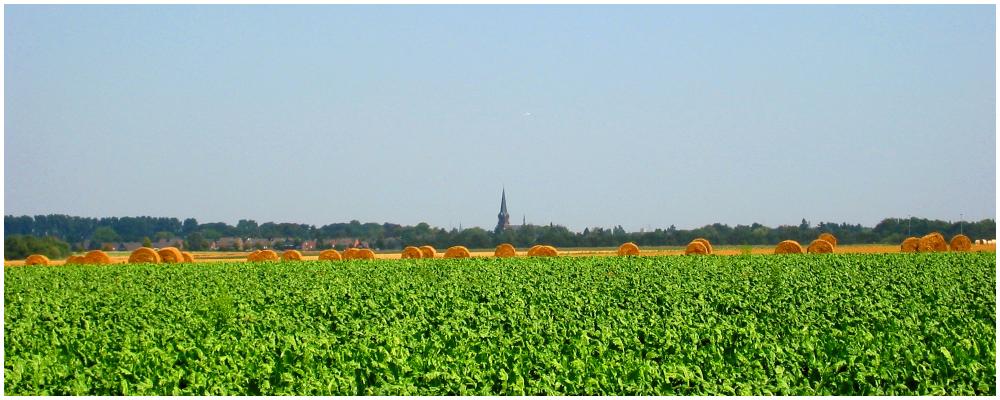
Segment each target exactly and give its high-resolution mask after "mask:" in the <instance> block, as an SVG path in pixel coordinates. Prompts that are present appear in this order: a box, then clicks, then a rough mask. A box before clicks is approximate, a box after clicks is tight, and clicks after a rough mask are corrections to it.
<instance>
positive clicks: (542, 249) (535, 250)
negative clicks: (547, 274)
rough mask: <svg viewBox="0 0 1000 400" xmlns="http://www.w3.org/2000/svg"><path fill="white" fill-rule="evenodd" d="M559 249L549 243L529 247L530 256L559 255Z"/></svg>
mask: <svg viewBox="0 0 1000 400" xmlns="http://www.w3.org/2000/svg"><path fill="white" fill-rule="evenodd" d="M558 256H559V250H556V248H555V247H552V246H548V245H535V246H532V247H531V248H530V249H528V257H558Z"/></svg>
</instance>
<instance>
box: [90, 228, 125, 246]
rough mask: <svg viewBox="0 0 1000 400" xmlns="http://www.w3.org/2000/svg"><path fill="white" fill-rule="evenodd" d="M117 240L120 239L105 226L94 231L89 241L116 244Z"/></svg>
mask: <svg viewBox="0 0 1000 400" xmlns="http://www.w3.org/2000/svg"><path fill="white" fill-rule="evenodd" d="M119 239H121V237H120V236H118V233H117V232H115V230H114V229H112V228H110V227H107V226H102V227H100V228H97V229H96V230H94V235H93V236H92V238H91V241H93V242H97V243H107V242H117V241H118V240H119Z"/></svg>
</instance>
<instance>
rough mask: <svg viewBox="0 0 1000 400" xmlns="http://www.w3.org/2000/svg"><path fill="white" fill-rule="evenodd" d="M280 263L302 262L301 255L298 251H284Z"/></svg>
mask: <svg viewBox="0 0 1000 400" xmlns="http://www.w3.org/2000/svg"><path fill="white" fill-rule="evenodd" d="M281 261H302V253H300V252H299V251H298V250H285V252H284V253H281Z"/></svg>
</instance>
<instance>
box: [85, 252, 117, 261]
mask: <svg viewBox="0 0 1000 400" xmlns="http://www.w3.org/2000/svg"><path fill="white" fill-rule="evenodd" d="M83 263H84V264H111V257H108V253H105V252H103V251H100V250H91V251H88V252H87V254H84V255H83Z"/></svg>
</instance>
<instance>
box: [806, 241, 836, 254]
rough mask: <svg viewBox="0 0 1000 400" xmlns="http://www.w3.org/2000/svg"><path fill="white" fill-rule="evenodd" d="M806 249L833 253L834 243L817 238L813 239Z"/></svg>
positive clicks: (810, 251)
mask: <svg viewBox="0 0 1000 400" xmlns="http://www.w3.org/2000/svg"><path fill="white" fill-rule="evenodd" d="M806 251H807V252H809V253H818V254H825V253H833V245H832V244H830V242H827V241H826V240H823V239H816V240H813V241H812V243H809V247H808V248H806Z"/></svg>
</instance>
